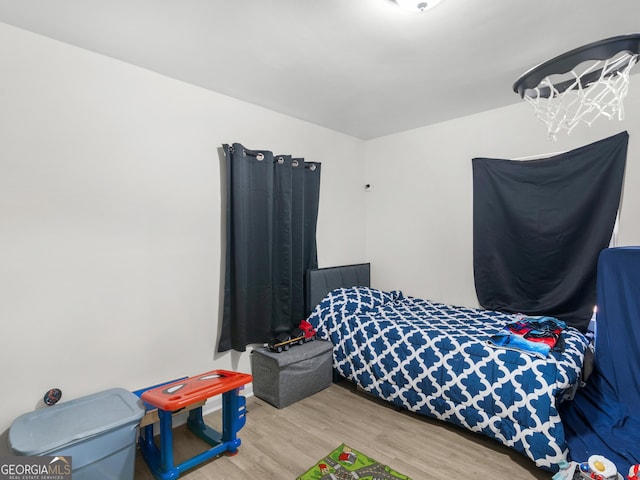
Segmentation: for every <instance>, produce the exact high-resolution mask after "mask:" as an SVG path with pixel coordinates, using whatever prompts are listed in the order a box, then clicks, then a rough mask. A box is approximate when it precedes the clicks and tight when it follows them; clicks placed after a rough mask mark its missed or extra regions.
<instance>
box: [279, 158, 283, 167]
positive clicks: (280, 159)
mask: <svg viewBox="0 0 640 480" xmlns="http://www.w3.org/2000/svg"><path fill="white" fill-rule="evenodd" d="M283 163H284V158H282V157H278V165H282V164H283Z"/></svg>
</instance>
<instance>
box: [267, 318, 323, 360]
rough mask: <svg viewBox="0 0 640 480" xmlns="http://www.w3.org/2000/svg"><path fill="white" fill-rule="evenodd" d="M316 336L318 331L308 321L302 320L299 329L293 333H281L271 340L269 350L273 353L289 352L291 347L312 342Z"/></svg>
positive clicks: (268, 344) (268, 345)
mask: <svg viewBox="0 0 640 480" xmlns="http://www.w3.org/2000/svg"><path fill="white" fill-rule="evenodd" d="M315 336H316V331H315V330H314V328H313V327H312V326H311V324H310V323H309V322H307V321H306V320H301V321H300V324H299V325H298V327H297V328H294V329H293V331H292V332H291V333H286V332H285V333H280V334H279V335H277V336H276V337H274V338H272V339H271V340H269V342H268V343H267V348H268V349H269V350H271V351H273V352H276V353H280V352H282V350H289V347H290V346H291V345H302V344H303V343H306V342H310V341H311V340H313V339H314V338H315Z"/></svg>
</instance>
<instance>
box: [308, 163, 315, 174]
mask: <svg viewBox="0 0 640 480" xmlns="http://www.w3.org/2000/svg"><path fill="white" fill-rule="evenodd" d="M315 169H316V165H315V164H314V163H312V164H311V165H310V166H309V170H311V171H312V172H313V171H315Z"/></svg>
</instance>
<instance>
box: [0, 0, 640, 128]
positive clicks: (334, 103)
mask: <svg viewBox="0 0 640 480" xmlns="http://www.w3.org/2000/svg"><path fill="white" fill-rule="evenodd" d="M0 22H4V23H7V24H10V25H14V26H17V27H20V28H23V29H26V30H30V31H32V32H35V33H38V34H41V35H45V36H47V37H51V38H53V39H56V40H60V41H62V42H66V43H69V44H72V45H76V46H78V47H81V48H85V49H87V50H92V51H94V52H98V53H101V54H104V55H107V56H110V57H113V58H117V59H120V60H123V61H125V62H128V63H131V64H134V65H138V66H140V67H143V68H146V69H148V70H152V71H155V72H158V73H161V74H163V75H167V76H169V77H172V78H176V79H179V80H182V81H185V82H188V83H191V84H194V85H198V86H200V87H203V88H206V89H210V90H213V91H216V92H219V93H222V94H225V95H229V96H231V97H234V98H237V99H241V100H245V101H247V102H251V103H254V104H257V105H261V106H263V107H266V108H269V109H271V110H275V111H277V112H281V113H284V114H287V115H290V116H292V117H295V118H299V119H302V120H306V121H309V122H311V123H314V124H317V125H321V126H324V127H327V128H330V129H332V130H336V131H339V132H343V133H345V134H348V135H351V136H354V137H358V138H362V139H370V138H375V137H379V136H383V135H388V134H392V133H396V132H400V131H404V130H408V129H412V128H416V127H420V126H424V125H428V124H432V123H436V122H440V121H444V120H448V119H451V118H456V117H460V116H464V115H469V114H472V113H476V112H480V111H484V110H489V109H492V108H497V107H501V106H505V105H508V104H512V103H517V102H519V101H520V99H519V97H518V95H517V94H515V93H514V92H513V90H512V85H513V82H514V81H515V80H516V79H517V78H518V76H519V75H520V74H521V73H523V72H524V71H526V70H528V69H529V68H531V67H533V66H534V65H536V64H538V63H541V62H543V61H545V60H548V59H550V58H552V57H555V56H556V55H559V54H561V53H564V52H565V51H567V50H570V49H573V48H576V47H579V46H581V45H584V44H587V43H591V42H594V41H597V40H601V39H604V38H608V37H612V36H616V35H623V34H629V33H637V32H640V1H639V0H537V1H535V2H533V1H525V0H482V1H481V0H445V1H443V3H441V4H440V5H438V6H437V7H436V8H434V9H432V10H430V11H428V12H425V13H422V14H419V13H411V12H406V11H403V10H401V9H400V8H398V6H397V5H396V4H395V2H394V1H393V0H0ZM638 70H640V67H636V69H635V71H634V73H637V72H638ZM5 74H6V72H5Z"/></svg>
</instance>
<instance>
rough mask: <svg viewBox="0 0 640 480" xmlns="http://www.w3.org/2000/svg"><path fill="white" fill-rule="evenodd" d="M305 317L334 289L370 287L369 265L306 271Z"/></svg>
mask: <svg viewBox="0 0 640 480" xmlns="http://www.w3.org/2000/svg"><path fill="white" fill-rule="evenodd" d="M306 280H307V285H306V286H307V293H306V298H305V310H306V315H307V316H309V314H310V313H311V311H312V310H313V309H314V308H315V307H316V305H318V304H319V303H320V301H321V300H322V299H323V298H324V296H325V295H326V294H327V293H329V292H330V291H331V290H334V289H336V288H348V287H356V286H358V287H370V286H371V285H370V283H371V264H370V263H358V264H355V265H343V266H340V267H328V268H313V269H310V270H307V278H306Z"/></svg>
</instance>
